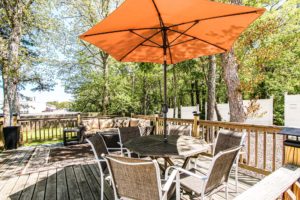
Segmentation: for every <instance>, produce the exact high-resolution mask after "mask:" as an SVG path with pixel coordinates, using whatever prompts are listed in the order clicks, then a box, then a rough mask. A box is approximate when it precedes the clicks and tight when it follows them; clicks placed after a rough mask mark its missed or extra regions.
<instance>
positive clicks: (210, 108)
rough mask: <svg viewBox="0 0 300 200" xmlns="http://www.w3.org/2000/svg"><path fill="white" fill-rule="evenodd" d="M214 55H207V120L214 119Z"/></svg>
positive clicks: (215, 65)
mask: <svg viewBox="0 0 300 200" xmlns="http://www.w3.org/2000/svg"><path fill="white" fill-rule="evenodd" d="M216 68H217V64H216V56H209V68H208V78H207V90H208V91H207V93H208V94H207V111H206V112H207V120H213V119H214V111H215V103H216Z"/></svg>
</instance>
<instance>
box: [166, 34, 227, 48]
mask: <svg viewBox="0 0 300 200" xmlns="http://www.w3.org/2000/svg"><path fill="white" fill-rule="evenodd" d="M170 30H171V31H174V32H176V33H182V32H180V31H176V30H173V29H170ZM183 35H185V36H188V37H191V38H194V39H196V40H200V41H201V42H205V43H207V44H210V45H212V46H214V47H217V48H219V49H222V50H223V51H227V49H225V48H223V47H221V46H219V45H217V44H213V43H211V42H209V41H206V40H203V39H200V38H197V37H195V36H192V35H189V34H186V33H183Z"/></svg>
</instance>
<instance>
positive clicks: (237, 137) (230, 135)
mask: <svg viewBox="0 0 300 200" xmlns="http://www.w3.org/2000/svg"><path fill="white" fill-rule="evenodd" d="M245 138H246V133H240V132H234V131H228V130H220V131H219V133H218V135H217V138H216V140H215V143H213V144H211V145H213V152H212V155H213V156H216V155H217V154H218V153H219V152H221V151H224V150H227V149H230V148H233V147H236V146H243V145H244V142H245ZM240 154H241V152H239V153H238V154H237V157H236V159H235V162H234V164H233V168H234V169H235V187H236V192H237V190H238V163H239V159H238V158H239V155H240ZM205 158H206V159H209V160H210V161H212V159H213V158H211V157H205ZM199 160H200V159H199V158H198V159H196V161H195V168H199V167H198V166H199V165H198V163H199ZM200 165H201V164H200Z"/></svg>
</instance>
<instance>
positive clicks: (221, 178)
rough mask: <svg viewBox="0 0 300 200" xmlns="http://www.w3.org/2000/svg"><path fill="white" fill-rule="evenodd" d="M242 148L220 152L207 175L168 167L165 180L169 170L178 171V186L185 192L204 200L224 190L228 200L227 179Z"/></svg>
mask: <svg viewBox="0 0 300 200" xmlns="http://www.w3.org/2000/svg"><path fill="white" fill-rule="evenodd" d="M241 148H242V146H238V147H234V148H231V149H227V150H225V151H220V152H219V153H218V154H217V155H216V156H214V157H213V160H212V163H211V165H210V167H209V170H208V173H207V174H203V173H202V172H200V171H198V170H196V169H194V168H193V169H190V170H185V169H182V168H179V167H175V166H172V167H169V168H168V169H167V171H166V178H167V177H168V172H169V170H170V169H175V170H178V171H179V173H180V186H181V187H182V189H183V190H185V191H187V192H193V193H195V194H196V195H197V196H199V197H200V198H201V200H204V198H205V197H211V196H212V195H213V194H215V193H216V192H218V191H220V190H222V189H225V198H226V200H227V199H228V178H229V173H230V171H231V168H232V165H233V163H234V161H235V159H236V156H237V154H238V152H239V150H240V149H241Z"/></svg>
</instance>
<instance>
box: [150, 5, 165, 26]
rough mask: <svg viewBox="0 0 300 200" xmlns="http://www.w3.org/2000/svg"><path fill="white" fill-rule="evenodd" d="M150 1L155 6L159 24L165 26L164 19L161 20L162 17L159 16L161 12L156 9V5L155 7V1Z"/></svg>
mask: <svg viewBox="0 0 300 200" xmlns="http://www.w3.org/2000/svg"><path fill="white" fill-rule="evenodd" d="M152 3H153V5H154V7H155V10H156V12H157V15H158V19H159V21H160V23H161V25H160V26H161V27H165V24H164V21H163V19H162V17H161V14H160V12H159V10H158V7H157V5H156V3H155V1H154V0H152Z"/></svg>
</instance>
